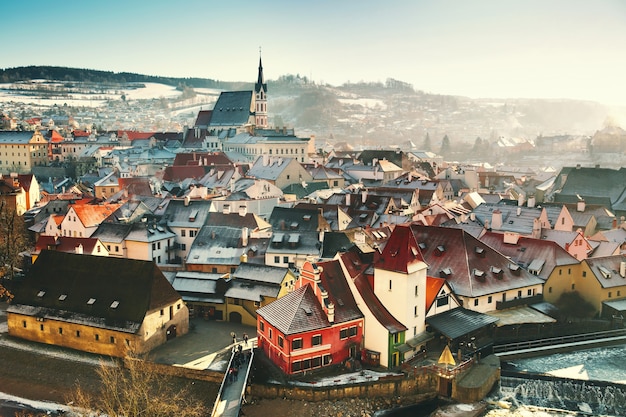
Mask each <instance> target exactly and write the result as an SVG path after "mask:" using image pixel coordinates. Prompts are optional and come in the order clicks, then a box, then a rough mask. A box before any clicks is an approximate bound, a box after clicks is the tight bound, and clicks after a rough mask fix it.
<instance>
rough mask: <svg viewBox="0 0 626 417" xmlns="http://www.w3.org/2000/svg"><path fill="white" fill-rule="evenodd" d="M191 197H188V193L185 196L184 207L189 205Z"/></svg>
mask: <svg viewBox="0 0 626 417" xmlns="http://www.w3.org/2000/svg"><path fill="white" fill-rule="evenodd" d="M190 200H191V197H189V196H188V195H186V196H185V207H187V206H189V203H190Z"/></svg>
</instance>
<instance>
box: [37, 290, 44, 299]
mask: <svg viewBox="0 0 626 417" xmlns="http://www.w3.org/2000/svg"><path fill="white" fill-rule="evenodd" d="M44 295H46V292H45V291H44V290H41V291H39V292H38V293H37V297H39V298H43V296H44Z"/></svg>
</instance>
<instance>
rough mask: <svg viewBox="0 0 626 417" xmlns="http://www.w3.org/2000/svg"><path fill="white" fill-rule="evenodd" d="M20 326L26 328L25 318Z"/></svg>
mask: <svg viewBox="0 0 626 417" xmlns="http://www.w3.org/2000/svg"><path fill="white" fill-rule="evenodd" d="M22 327H24V328H26V320H22Z"/></svg>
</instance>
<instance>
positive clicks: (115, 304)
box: [111, 300, 120, 309]
mask: <svg viewBox="0 0 626 417" xmlns="http://www.w3.org/2000/svg"><path fill="white" fill-rule="evenodd" d="M119 305H120V302H119V301H117V300H115V301H113V302H112V303H111V308H112V309H116V308H117V306H119Z"/></svg>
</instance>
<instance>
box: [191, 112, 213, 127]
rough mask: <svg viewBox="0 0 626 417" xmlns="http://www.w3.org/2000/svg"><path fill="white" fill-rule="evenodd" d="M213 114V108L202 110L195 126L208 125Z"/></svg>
mask: <svg viewBox="0 0 626 417" xmlns="http://www.w3.org/2000/svg"><path fill="white" fill-rule="evenodd" d="M211 114H213V110H200V111H199V112H198V117H197V118H196V123H195V124H194V126H208V125H209V122H210V121H211Z"/></svg>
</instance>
